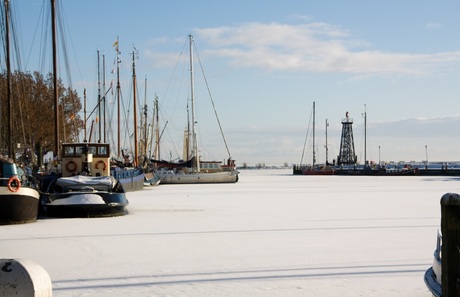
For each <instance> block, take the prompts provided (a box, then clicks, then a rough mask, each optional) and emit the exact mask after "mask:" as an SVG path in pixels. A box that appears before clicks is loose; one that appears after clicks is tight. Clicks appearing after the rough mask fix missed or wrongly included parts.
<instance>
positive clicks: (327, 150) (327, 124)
mask: <svg viewBox="0 0 460 297" xmlns="http://www.w3.org/2000/svg"><path fill="white" fill-rule="evenodd" d="M327 127H329V123H328V122H327V119H326V145H325V147H326V165H327V163H328V156H327V155H328V152H329V148H328V147H327Z"/></svg>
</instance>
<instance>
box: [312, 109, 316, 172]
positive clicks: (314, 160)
mask: <svg viewBox="0 0 460 297" xmlns="http://www.w3.org/2000/svg"><path fill="white" fill-rule="evenodd" d="M315 122H316V111H315V101H313V166H312V167H313V168H314V167H315V163H316V147H315Z"/></svg>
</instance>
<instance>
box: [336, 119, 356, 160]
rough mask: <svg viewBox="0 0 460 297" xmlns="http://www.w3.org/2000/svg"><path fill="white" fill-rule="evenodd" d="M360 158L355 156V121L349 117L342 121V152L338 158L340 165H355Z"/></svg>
mask: <svg viewBox="0 0 460 297" xmlns="http://www.w3.org/2000/svg"><path fill="white" fill-rule="evenodd" d="M357 160H358V157H357V156H356V154H355V143H354V140H353V119H352V118H350V117H349V116H348V111H347V113H346V114H345V118H344V119H342V139H341V140H340V151H339V155H338V156H337V164H338V165H354V164H356V162H357Z"/></svg>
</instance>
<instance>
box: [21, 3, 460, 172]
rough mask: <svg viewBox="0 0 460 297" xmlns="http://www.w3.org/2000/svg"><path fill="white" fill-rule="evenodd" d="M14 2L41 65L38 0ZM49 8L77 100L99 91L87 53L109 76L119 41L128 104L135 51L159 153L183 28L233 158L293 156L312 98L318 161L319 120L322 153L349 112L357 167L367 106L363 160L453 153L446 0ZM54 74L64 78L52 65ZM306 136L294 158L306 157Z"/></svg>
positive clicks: (31, 53) (208, 131)
mask: <svg viewBox="0 0 460 297" xmlns="http://www.w3.org/2000/svg"><path fill="white" fill-rule="evenodd" d="M12 2H13V4H12V5H13V7H14V9H15V14H16V17H17V19H19V20H18V27H19V32H20V36H21V37H20V42H21V55H22V61H23V62H22V67H23V68H25V69H26V70H30V71H33V70H37V69H39V70H40V71H44V72H49V69H51V68H50V67H49V66H48V65H49V60H47V62H44V61H43V58H38V57H41V55H40V53H41V52H42V51H45V50H44V49H43V48H42V49H40V47H41V46H40V44H39V42H38V40H43V39H44V37H43V33H42V31H43V30H41V29H40V26H41V25H39V29H38V30H36V29H35V28H36V27H37V24H40V22H43V20H41V19H40V18H41V17H40V12H41V9H42V6H43V5H44V4H45V5H48V0H46V1H39V0H34V1H15V0H12ZM60 5H61V9H62V12H63V21H64V24H65V25H64V28H65V33H64V34H63V35H64V36H65V40H66V43H67V52H68V56H69V64H70V73H71V82H72V86H73V88H75V89H76V90H77V91H78V92H79V94H81V96H82V97H83V89H84V88H86V89H87V94H88V101H89V103H88V104H89V105H90V104H92V103H91V102H93V104H95V103H94V102H95V98H97V68H96V65H97V55H96V52H97V50H99V51H100V52H101V53H104V54H105V56H106V68H107V72H108V74H107V81H110V80H111V79H112V78H113V77H112V75H111V74H110V71H111V69H112V68H113V61H114V59H115V52H114V50H113V48H112V45H113V43H114V41H115V40H116V38H117V36H118V37H119V46H120V51H121V53H122V54H121V56H120V59H121V61H122V63H121V64H120V67H121V77H122V89H123V94H124V97H125V98H124V100H126V102H128V101H129V99H128V98H129V97H130V96H131V93H132V91H130V90H132V86H131V87H130V79H131V61H130V59H131V57H130V55H129V54H130V52H132V51H133V46H134V47H135V48H136V49H137V50H138V53H139V56H138V60H136V72H137V77H138V88H139V90H140V94H139V96H140V98H141V100H142V101H143V98H144V97H145V96H144V79H145V78H147V82H148V86H147V101H148V104H149V105H150V106H151V102H152V101H153V97H154V94H157V96H158V97H159V101H160V106H161V107H160V108H161V109H162V120H163V122H165V121H166V120H168V127H167V128H168V129H167V130H168V132H165V133H166V134H165V138H164V139H165V144H164V147H163V146H162V148H163V150H164V152H162V157H163V158H169V156H171V157H173V158H174V157H176V155H178V154H179V153H178V152H180V150H181V148H179V149H178V148H175V149H173V148H172V146H171V147H170V145H171V144H168V142H169V141H166V140H167V139H169V140H170V141H171V142H172V140H173V139H174V138H181V133H182V132H180V131H181V130H182V129H183V127H184V125H185V124H184V122H185V117H186V115H185V106H186V100H187V98H189V97H188V96H189V95H187V93H184V94H182V93H180V92H182V91H184V92H185V91H186V90H187V88H185V87H181V89H179V88H176V87H175V86H176V85H173V84H172V83H171V82H172V77H173V76H174V73H175V72H174V67H175V66H176V65H178V64H177V63H178V59H179V57H180V53H181V51H182V49H183V46H184V44H185V43H186V41H187V35H188V34H190V33H191V34H193V36H194V39H195V45H196V48H197V50H198V54H199V57H200V60H201V62H202V65H203V67H204V69H205V75H206V80H207V81H208V84H209V87H210V90H211V94H212V97H213V100H214V101H215V105H216V108H217V112H218V114H219V118H220V121H221V124H222V128H223V130H224V133H225V136H226V140H227V143H228V145H229V149H230V152H231V155H232V157H233V158H234V159H236V160H237V163H239V164H241V163H243V162H245V163H247V164H250V165H251V164H256V163H265V164H267V165H268V164H270V165H271V164H273V165H281V164H283V163H288V164H292V163H299V162H300V159H301V156H302V150H303V144H304V141H305V136H306V133H307V128H308V126H309V121H310V114H311V110H312V104H313V101H315V102H316V119H317V123H316V128H317V129H316V134H317V139H316V143H317V151H318V156H317V159H318V161H319V162H323V161H324V159H325V150H324V143H325V136H324V135H325V129H324V126H325V124H324V123H325V120H326V119H328V121H329V125H330V126H329V130H328V144H329V161H331V160H332V159H335V158H336V156H337V154H338V151H339V147H340V134H341V119H342V118H343V117H344V116H345V113H346V112H347V111H348V112H349V113H350V116H351V117H353V119H354V126H353V130H354V139H355V148H356V152H357V154H358V160H360V161H361V162H363V158H364V154H363V150H364V145H363V143H364V139H363V138H364V137H363V135H364V129H363V127H364V119H363V117H362V114H363V113H364V111H365V109H366V113H367V123H368V126H367V140H368V142H367V157H368V159H369V160H374V161H378V160H379V158H380V159H381V160H385V161H390V160H394V161H399V160H406V161H410V160H415V161H423V160H425V159H426V155H427V154H428V159H429V160H430V161H458V160H460V145H459V144H460V143H459V142H460V141H459V136H460V135H459V134H460V133H459V132H458V129H457V127H459V123H460V112H459V110H460V100H459V94H460V90H459V82H460V40H459V39H458V38H457V36H458V31H457V30H458V28H460V24H459V23H460V18H459V17H458V11H460V2H458V1H443V2H434V1H379V2H376V1H322V2H318V1H305V0H303V1H289V0H288V1H259V0H256V1H231V2H229V1H147V0H134V1H108V0H98V1H87V0H82V1H63V3H61V4H60ZM48 11H49V10H48V9H45V12H46V13H47V12H48ZM42 17H43V16H42ZM48 38H49V37H48ZM60 58H62V53H61V56H60ZM47 59H49V58H47ZM61 60H62V59H60V61H61ZM43 65H45V66H43ZM198 67H199V66H197V67H196V69H195V70H196V72H198ZM59 69H60V71H61V72H62V73H65V70H64V66H63V65H62V63H61V65H60V67H59ZM63 75H64V76H65V74H63ZM181 75H183V74H181ZM202 80H203V79H201V80H200V79H199V78H197V86H196V88H197V101H199V103H197V108H199V111H198V122H199V131H200V133H201V137H200V142H201V143H202V145H203V148H202V151H203V156H204V158H205V159H217V160H222V159H224V158H226V157H227V154H226V152H225V147H224V146H223V143H222V141H221V138H220V136H219V134H218V132H219V131H218V129H214V126H215V125H216V121H215V119H214V115H213V112H212V111H211V110H210V109H209V107H208V106H207V105H210V103H209V98H208V97H207V96H205V95H206V90H203V91H200V90H199V85H198V84H199V83H200V82H202ZM64 81H66V80H64ZM179 94H180V95H179ZM200 100H201V101H200ZM126 104H128V103H126ZM205 105H206V107H205ZM365 106H366V107H365ZM206 108H208V110H207V109H206ZM150 110H151V109H150ZM172 129H176V130H178V131H179V132H172ZM170 130H171V131H170ZM310 134H311V133H310ZM177 141H181V139H177ZM310 142H311V140H309V141H308V142H307V143H308V145H307V148H308V151H307V152H306V155H307V156H308V157H307V160H304V162H311V157H309V154H311V145H310ZM379 146H380V150H379ZM425 146H427V149H425ZM168 155H169V156H168Z"/></svg>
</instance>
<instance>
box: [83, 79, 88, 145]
mask: <svg viewBox="0 0 460 297" xmlns="http://www.w3.org/2000/svg"><path fill="white" fill-rule="evenodd" d="M83 117H84V119H85V120H84V121H83V131H84V134H83V135H84V139H83V142H86V141H87V138H86V88H85V89H83Z"/></svg>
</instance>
